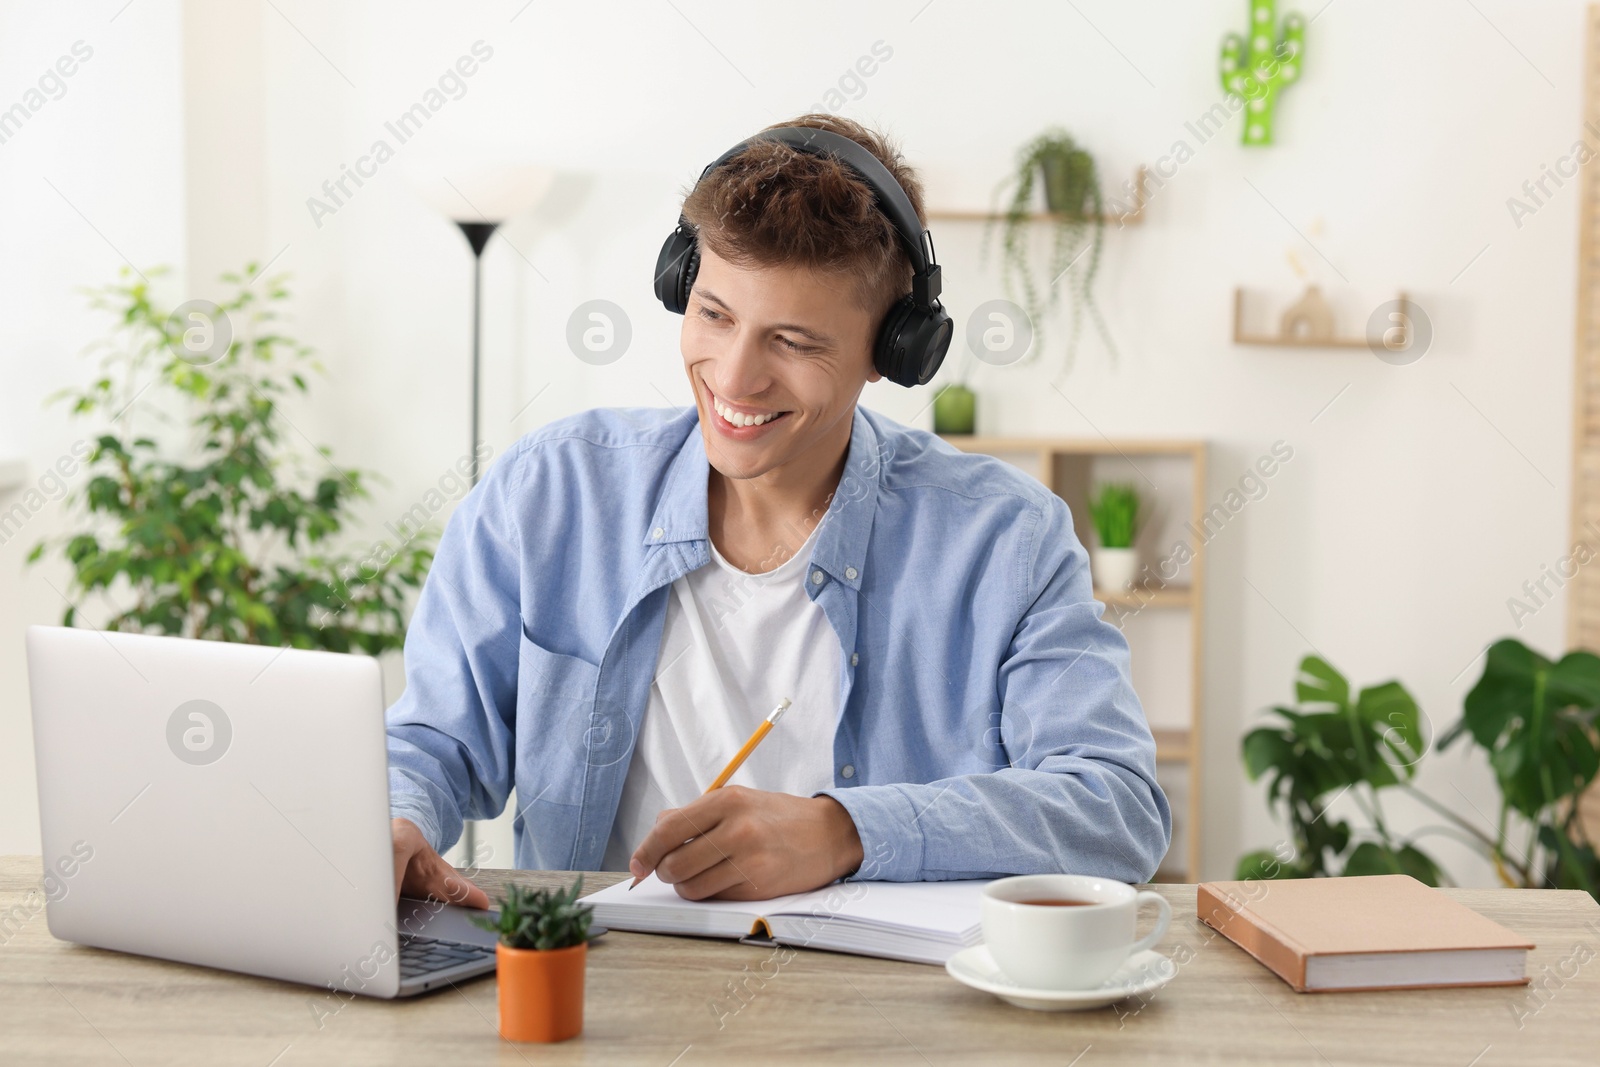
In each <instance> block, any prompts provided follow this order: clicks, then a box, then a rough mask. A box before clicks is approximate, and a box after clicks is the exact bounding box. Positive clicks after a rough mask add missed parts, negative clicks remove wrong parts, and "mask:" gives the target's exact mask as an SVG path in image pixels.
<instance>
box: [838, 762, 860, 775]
mask: <svg viewBox="0 0 1600 1067" xmlns="http://www.w3.org/2000/svg"><path fill="white" fill-rule="evenodd" d="M855 776H856V766H855V764H853V763H846V764H845V765H844V766H843V767H840V768H839V777H841V778H854V777H855Z"/></svg>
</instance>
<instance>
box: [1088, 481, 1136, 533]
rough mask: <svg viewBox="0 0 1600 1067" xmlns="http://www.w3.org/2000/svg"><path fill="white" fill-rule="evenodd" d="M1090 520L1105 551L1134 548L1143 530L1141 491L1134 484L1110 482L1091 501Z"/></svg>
mask: <svg viewBox="0 0 1600 1067" xmlns="http://www.w3.org/2000/svg"><path fill="white" fill-rule="evenodd" d="M1089 516H1090V518H1092V519H1093V520H1094V529H1095V533H1097V534H1099V535H1100V547H1102V548H1131V547H1133V538H1134V535H1135V534H1136V533H1137V532H1138V529H1139V490H1138V489H1136V488H1135V487H1134V485H1133V483H1132V482H1107V483H1105V484H1104V485H1102V486H1100V488H1099V489H1098V490H1097V491H1096V492H1095V494H1094V496H1093V497H1092V498H1091V499H1090V500H1089Z"/></svg>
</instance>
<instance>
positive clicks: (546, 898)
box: [472, 874, 594, 1042]
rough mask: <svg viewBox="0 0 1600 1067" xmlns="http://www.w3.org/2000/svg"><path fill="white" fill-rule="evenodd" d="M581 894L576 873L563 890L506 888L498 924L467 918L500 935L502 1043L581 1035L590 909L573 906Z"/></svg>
mask: <svg viewBox="0 0 1600 1067" xmlns="http://www.w3.org/2000/svg"><path fill="white" fill-rule="evenodd" d="M582 890H583V875H581V874H580V875H578V880H577V881H576V882H574V883H573V885H572V888H571V889H568V890H564V891H563V890H560V889H535V890H530V889H527V888H525V887H523V886H518V885H511V886H507V887H506V891H505V894H504V895H503V896H502V897H501V898H500V916H499V918H498V920H488V919H480V918H477V917H474V918H473V920H472V921H473V922H474V923H475V924H477V925H478V926H480V927H482V928H483V929H485V930H489V931H491V932H493V933H497V934H499V935H500V940H499V942H498V943H497V944H496V945H495V972H496V976H497V979H496V980H497V981H498V982H499V985H500V1036H501V1037H503V1038H505V1039H506V1040H507V1041H543V1042H552V1041H565V1040H567V1038H569V1037H576V1036H577V1035H578V1034H579V1033H581V1032H582V1031H583V978H584V967H585V964H586V963H587V960H588V948H589V919H590V917H591V916H592V915H593V914H594V908H592V907H590V906H588V905H581V904H579V903H578V894H579V893H580V892H581V891H582Z"/></svg>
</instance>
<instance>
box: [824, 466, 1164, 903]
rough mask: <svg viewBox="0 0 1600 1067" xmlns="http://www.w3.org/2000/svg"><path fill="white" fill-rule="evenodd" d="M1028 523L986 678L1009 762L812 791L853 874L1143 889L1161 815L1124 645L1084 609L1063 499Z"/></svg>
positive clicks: (1150, 742) (1094, 612)
mask: <svg viewBox="0 0 1600 1067" xmlns="http://www.w3.org/2000/svg"><path fill="white" fill-rule="evenodd" d="M1035 527H1036V528H1035V531H1034V533H1033V536H1032V537H1030V538H1029V539H1028V547H1027V549H1026V556H1027V558H1026V560H1025V563H1026V566H1025V567H1022V568H1020V570H1021V572H1022V573H1024V574H1026V575H1028V579H1027V581H1026V583H1025V584H1024V585H1023V587H1022V592H1023V594H1024V596H1025V600H1024V603H1025V605H1026V610H1025V611H1024V612H1023V614H1022V617H1021V621H1020V622H1019V623H1018V625H1017V627H1016V630H1015V633H1014V635H1013V638H1012V641H1011V643H1010V645H1009V647H1008V649H1007V652H1006V656H1005V658H1004V660H1003V662H1002V663H1001V665H1000V669H999V673H998V678H997V686H998V691H999V694H1000V701H1001V715H1002V723H1003V727H1002V744H1003V747H1004V748H1005V754H1006V757H1007V759H1008V760H1009V763H1010V765H1009V766H1007V767H1002V768H1000V769H998V770H995V771H991V772H987V773H981V774H964V775H955V776H950V777H945V778H940V779H937V780H934V781H929V782H925V783H912V784H893V785H891V784H881V785H880V784H870V785H858V786H852V787H844V788H835V789H829V790H824V791H823V794H824V795H827V796H830V797H832V798H833V799H835V800H837V801H838V802H839V803H840V804H842V805H843V806H844V807H845V809H846V810H847V811H849V812H850V815H851V818H852V819H854V821H855V825H856V830H857V832H858V833H859V834H860V836H861V842H862V850H863V856H864V857H865V858H864V859H863V863H862V867H861V869H860V870H859V871H857V872H856V874H855V875H854V876H853V877H855V878H858V879H872V878H876V879H882V880H888V881H910V880H920V881H938V880H942V879H953V878H981V877H998V876H1002V875H1008V874H1037V873H1049V872H1065V873H1075V874H1097V875H1102V876H1105V877H1108V878H1116V879H1118V880H1120V881H1126V882H1143V881H1146V880H1148V879H1149V878H1150V877H1151V876H1152V875H1154V873H1155V871H1156V868H1157V866H1158V865H1159V863H1160V861H1161V859H1162V857H1163V856H1164V855H1165V854H1166V851H1167V848H1168V846H1169V844H1170V843H1171V839H1172V814H1171V809H1170V806H1169V804H1168V801H1167V798H1166V795H1165V794H1164V793H1163V792H1162V790H1161V787H1160V786H1159V785H1158V784H1157V783H1156V777H1155V770H1156V768H1155V740H1154V737H1153V736H1152V735H1151V732H1150V727H1149V724H1148V723H1147V722H1146V721H1145V717H1144V711H1143V708H1142V707H1141V705H1140V702H1139V698H1138V696H1137V695H1136V694H1135V693H1134V690H1133V683H1132V677H1131V674H1130V670H1129V657H1128V646H1127V642H1126V640H1125V639H1124V638H1123V635H1122V633H1121V631H1120V630H1118V629H1117V628H1116V627H1114V626H1112V625H1111V624H1109V623H1107V622H1106V621H1105V620H1104V618H1103V612H1104V609H1103V608H1102V607H1101V606H1100V604H1098V603H1097V602H1096V601H1095V600H1094V594H1093V589H1092V586H1091V583H1090V579H1089V574H1088V557H1087V553H1086V552H1085V551H1084V549H1083V547H1082V545H1081V544H1080V543H1079V542H1078V540H1077V538H1076V536H1075V535H1074V533H1073V530H1072V520H1071V514H1070V512H1069V511H1068V510H1067V507H1066V504H1065V503H1064V502H1062V501H1060V500H1059V498H1055V497H1054V496H1052V497H1051V502H1050V503H1047V504H1045V505H1042V506H1041V508H1040V510H1039V511H1038V512H1037V513H1036V515H1035ZM874 860H876V863H874V862H873V861H874Z"/></svg>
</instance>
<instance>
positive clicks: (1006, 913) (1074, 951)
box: [982, 874, 1172, 989]
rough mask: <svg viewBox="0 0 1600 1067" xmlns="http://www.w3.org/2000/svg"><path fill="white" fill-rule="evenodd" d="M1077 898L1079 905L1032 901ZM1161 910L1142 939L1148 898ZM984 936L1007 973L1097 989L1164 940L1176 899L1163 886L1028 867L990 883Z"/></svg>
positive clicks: (1031, 984)
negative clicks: (1139, 931)
mask: <svg viewBox="0 0 1600 1067" xmlns="http://www.w3.org/2000/svg"><path fill="white" fill-rule="evenodd" d="M1037 900H1070V901H1079V902H1081V903H1077V904H1073V905H1060V904H1030V903H1028V901H1037ZM1146 900H1148V901H1150V902H1151V903H1153V904H1154V905H1155V906H1156V908H1157V910H1158V911H1159V913H1160V914H1159V915H1158V916H1157V918H1156V928H1155V929H1154V930H1152V931H1150V933H1148V934H1146V935H1145V936H1144V937H1141V938H1138V939H1137V940H1135V938H1134V933H1135V930H1136V923H1137V920H1138V916H1139V905H1140V903H1141V902H1143V901H1146ZM982 918H983V940H984V942H985V943H986V944H987V945H988V946H989V954H990V955H991V956H993V957H994V961H995V963H996V964H998V965H999V967H1000V969H1001V970H1002V971H1004V972H1005V974H1006V977H1007V978H1010V979H1011V980H1012V981H1014V982H1016V983H1017V984H1018V985H1022V986H1026V987H1028V988H1031V989H1089V988H1091V987H1093V986H1097V985H1099V984H1100V983H1102V982H1104V981H1105V980H1106V979H1107V978H1109V977H1111V973H1112V972H1113V971H1115V970H1116V969H1117V968H1118V967H1119V966H1121V964H1122V962H1123V961H1124V960H1126V959H1127V958H1128V957H1129V956H1130V955H1132V954H1133V953H1135V952H1142V951H1144V950H1145V949H1147V948H1149V947H1151V946H1152V945H1154V944H1155V943H1156V942H1157V941H1160V940H1161V938H1162V936H1163V935H1164V934H1166V932H1167V925H1168V924H1169V923H1170V922H1171V921H1172V907H1171V905H1169V904H1168V903H1167V902H1166V900H1165V899H1164V898H1163V897H1162V896H1161V895H1160V894H1158V893H1152V892H1149V891H1148V890H1145V891H1140V890H1137V889H1134V888H1133V886H1131V885H1128V884H1127V883H1125V882H1114V881H1112V880H1111V879H1109V878H1097V877H1094V876H1091V875H1080V874H1024V875H1018V876H1016V877H1014V878H1001V879H998V880H996V881H993V882H990V883H989V884H988V885H987V886H985V887H984V890H983V903H982Z"/></svg>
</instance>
